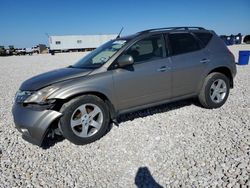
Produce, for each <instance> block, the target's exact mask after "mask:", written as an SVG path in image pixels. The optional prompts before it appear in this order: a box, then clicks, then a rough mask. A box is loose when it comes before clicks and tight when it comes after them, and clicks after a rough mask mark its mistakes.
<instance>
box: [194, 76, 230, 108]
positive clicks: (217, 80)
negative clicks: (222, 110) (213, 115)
mask: <svg viewBox="0 0 250 188" xmlns="http://www.w3.org/2000/svg"><path fill="white" fill-rule="evenodd" d="M216 84H217V85H216ZM219 86H221V87H219ZM217 87H218V88H217ZM229 88H230V82H229V78H228V77H227V76H225V75H224V74H222V73H219V72H213V73H211V74H209V75H208V76H207V77H206V79H205V81H204V83H203V86H202V89H201V91H200V93H199V95H198V98H199V101H200V103H201V105H202V106H203V107H205V108H208V109H212V108H219V107H221V106H222V105H223V104H224V103H225V102H226V100H227V98H228V95H229ZM215 90H216V91H215ZM216 96H219V97H216Z"/></svg>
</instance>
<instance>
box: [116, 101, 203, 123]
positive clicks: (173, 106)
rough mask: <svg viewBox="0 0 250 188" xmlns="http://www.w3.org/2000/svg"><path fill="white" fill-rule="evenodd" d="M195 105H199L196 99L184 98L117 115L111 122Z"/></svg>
mask: <svg viewBox="0 0 250 188" xmlns="http://www.w3.org/2000/svg"><path fill="white" fill-rule="evenodd" d="M190 105H195V106H199V107H201V105H200V104H199V102H198V101H197V100H196V99H193V98H191V99H186V100H181V101H177V102H172V103H167V104H162V105H158V106H154V107H150V108H146V109H143V110H138V111H135V112H132V113H126V114H122V115H120V116H118V118H117V120H116V122H113V123H114V124H115V125H117V126H119V124H120V123H123V122H126V121H132V120H134V119H137V118H144V117H147V116H152V115H154V114H159V113H164V112H168V111H172V110H176V109H179V108H182V107H185V106H190Z"/></svg>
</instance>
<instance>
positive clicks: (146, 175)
mask: <svg viewBox="0 0 250 188" xmlns="http://www.w3.org/2000/svg"><path fill="white" fill-rule="evenodd" d="M135 185H136V186H137V188H147V187H150V188H163V186H161V185H160V184H158V183H157V182H156V181H155V179H154V178H153V176H152V175H151V173H150V171H149V169H148V168H147V167H140V168H139V169H138V171H137V173H136V176H135Z"/></svg>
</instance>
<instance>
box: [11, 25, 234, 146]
mask: <svg viewBox="0 0 250 188" xmlns="http://www.w3.org/2000/svg"><path fill="white" fill-rule="evenodd" d="M235 75H236V66H235V62H234V57H233V55H232V54H231V53H230V52H229V50H228V49H227V47H226V46H225V44H224V42H223V41H222V40H221V39H220V38H219V37H218V36H217V35H216V34H215V33H214V32H213V31H208V30H206V29H204V28H200V27H175V28H158V29H150V30H146V31H142V32H139V33H136V34H134V35H130V36H127V37H122V38H116V39H114V40H111V41H109V42H107V43H105V44H104V45H102V46H101V47H99V48H97V49H96V50H94V51H93V52H92V53H90V54H88V55H87V56H85V57H84V58H83V59H81V60H80V61H79V62H77V63H76V64H75V65H72V66H69V67H67V68H63V69H58V70H55V71H51V72H48V73H44V74H41V75H38V76H35V77H33V78H31V79H29V80H27V81H25V82H24V83H23V84H22V85H21V87H20V91H18V92H17V95H16V102H15V104H14V106H13V115H14V121H15V124H16V127H17V129H18V130H20V131H21V132H22V133H23V136H24V138H26V139H27V140H29V141H30V142H32V143H35V144H37V145H41V143H42V141H43V139H44V137H45V136H46V135H54V134H61V135H63V136H64V137H65V138H67V139H68V140H70V141H71V142H73V143H75V144H87V143H90V142H93V141H95V140H97V139H99V138H101V137H102V136H103V135H104V134H105V133H106V132H107V130H108V129H109V126H110V121H111V120H113V119H115V118H116V117H117V116H118V115H119V114H122V113H127V112H132V111H135V110H139V109H143V108H147V107H151V106H155V105H159V104H162V103H167V102H171V101H176V100H180V99H185V98H190V97H197V98H198V99H199V101H200V103H201V104H202V105H203V106H204V107H205V108H218V107H220V106H222V105H223V104H224V103H225V102H226V100H227V98H228V95H229V90H230V88H232V87H233V78H234V76H235ZM48 133H49V134H48Z"/></svg>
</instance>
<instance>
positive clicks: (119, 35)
mask: <svg viewBox="0 0 250 188" xmlns="http://www.w3.org/2000/svg"><path fill="white" fill-rule="evenodd" d="M122 31H123V27H122V28H121V30H120V32H119V34H118V35H117V37H116V38H117V39H119V38H120V37H121V33H122Z"/></svg>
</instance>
